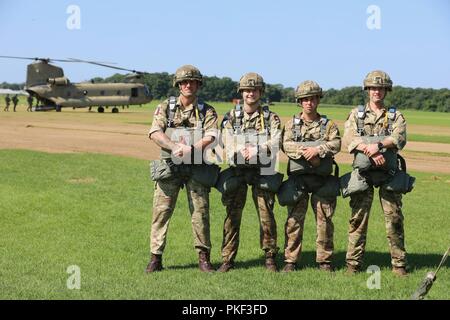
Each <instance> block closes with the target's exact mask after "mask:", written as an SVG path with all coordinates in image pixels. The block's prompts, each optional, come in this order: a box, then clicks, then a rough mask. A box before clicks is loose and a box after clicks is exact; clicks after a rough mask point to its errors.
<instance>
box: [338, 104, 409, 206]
mask: <svg viewBox="0 0 450 320" xmlns="http://www.w3.org/2000/svg"><path fill="white" fill-rule="evenodd" d="M365 117H366V110H365V107H364V106H362V105H360V106H358V119H357V127H358V129H357V132H358V134H359V136H360V137H361V138H362V142H363V143H365V144H374V143H378V142H381V141H383V140H384V139H385V138H386V137H387V136H390V135H391V134H392V131H393V123H394V121H395V117H396V108H395V107H391V108H389V109H388V112H387V113H386V116H385V120H384V127H385V132H384V134H383V135H376V136H375V135H373V136H371V135H366V132H365V130H364V119H365ZM381 153H382V154H383V157H384V159H385V164H384V165H383V166H382V167H377V166H376V165H375V163H374V162H373V160H372V159H370V158H369V157H368V156H366V155H365V154H364V153H363V152H360V151H357V152H356V153H355V156H354V160H353V164H352V167H353V171H352V172H349V173H347V174H345V175H343V176H342V177H341V178H340V185H341V192H342V196H343V197H344V198H345V197H348V196H350V195H352V194H354V193H358V192H363V191H365V190H367V189H368V188H369V186H371V185H372V186H375V187H380V186H383V187H385V188H386V190H389V191H393V192H396V193H403V194H404V193H407V192H410V191H411V190H412V189H413V187H414V183H415V178H414V177H411V176H410V175H409V174H408V173H406V162H405V160H404V159H403V157H401V156H400V155H399V154H398V153H397V152H395V151H394V150H393V149H391V148H389V149H385V150H382V151H381Z"/></svg>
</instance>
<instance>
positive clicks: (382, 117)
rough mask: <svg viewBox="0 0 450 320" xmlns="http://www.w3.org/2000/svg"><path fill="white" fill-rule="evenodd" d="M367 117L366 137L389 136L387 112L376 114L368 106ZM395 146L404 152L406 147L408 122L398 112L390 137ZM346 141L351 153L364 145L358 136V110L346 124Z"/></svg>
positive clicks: (365, 119)
mask: <svg viewBox="0 0 450 320" xmlns="http://www.w3.org/2000/svg"><path fill="white" fill-rule="evenodd" d="M365 110H366V116H365V118H364V135H366V136H374V135H378V136H382V135H389V133H388V130H387V129H388V121H387V116H388V115H387V113H388V112H387V110H386V109H382V112H381V113H379V114H376V113H375V112H374V111H372V109H371V108H370V107H369V104H366V108H365ZM388 138H389V139H390V140H391V141H392V142H393V143H394V145H395V147H396V148H397V150H402V149H403V148H404V147H405V145H406V120H405V118H404V117H403V115H402V114H401V113H400V112H399V111H398V110H397V111H396V112H395V119H394V121H393V124H392V133H391V134H390V135H389V137H388ZM344 141H345V143H346V145H348V151H349V152H350V153H351V152H353V151H354V150H355V148H356V147H357V146H358V145H359V144H360V143H362V138H361V136H360V135H359V134H358V108H355V109H353V110H352V111H351V112H350V114H349V116H348V117H347V121H346V122H345V132H344Z"/></svg>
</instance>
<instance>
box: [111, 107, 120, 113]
mask: <svg viewBox="0 0 450 320" xmlns="http://www.w3.org/2000/svg"><path fill="white" fill-rule="evenodd" d="M111 112H112V113H119V109H117V108H116V107H114V108H112V110H111Z"/></svg>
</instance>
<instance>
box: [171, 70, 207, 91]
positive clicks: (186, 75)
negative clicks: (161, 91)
mask: <svg viewBox="0 0 450 320" xmlns="http://www.w3.org/2000/svg"><path fill="white" fill-rule="evenodd" d="M186 80H197V81H198V82H200V85H201V84H202V83H203V75H202V74H201V72H200V70H198V69H197V68H196V67H194V66H192V65H190V64H187V65H184V66H181V67H179V68H178V69H177V71H175V75H174V77H173V86H174V87H176V86H177V85H178V84H179V83H180V82H182V81H186Z"/></svg>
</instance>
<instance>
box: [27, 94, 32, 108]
mask: <svg viewBox="0 0 450 320" xmlns="http://www.w3.org/2000/svg"><path fill="white" fill-rule="evenodd" d="M27 102H28V108H27V111H30V112H31V111H32V110H33V96H32V95H31V94H30V95H28V97H27Z"/></svg>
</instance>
